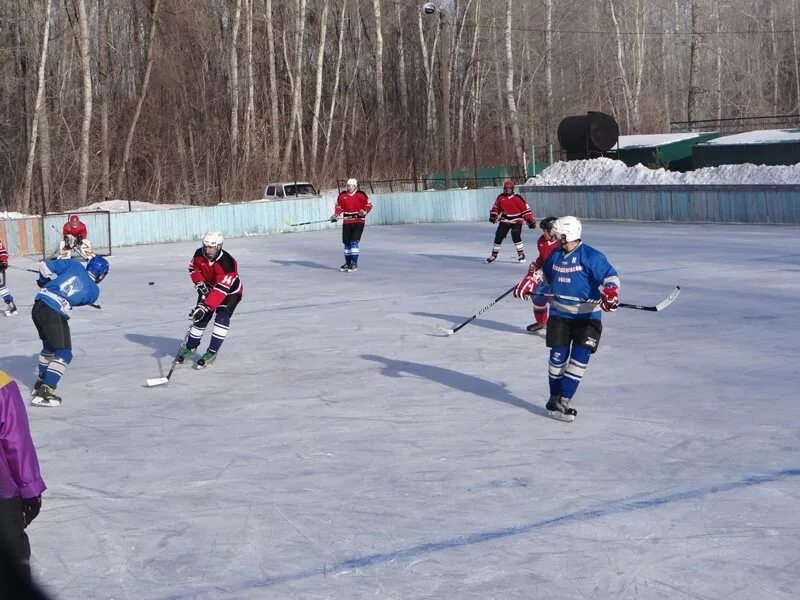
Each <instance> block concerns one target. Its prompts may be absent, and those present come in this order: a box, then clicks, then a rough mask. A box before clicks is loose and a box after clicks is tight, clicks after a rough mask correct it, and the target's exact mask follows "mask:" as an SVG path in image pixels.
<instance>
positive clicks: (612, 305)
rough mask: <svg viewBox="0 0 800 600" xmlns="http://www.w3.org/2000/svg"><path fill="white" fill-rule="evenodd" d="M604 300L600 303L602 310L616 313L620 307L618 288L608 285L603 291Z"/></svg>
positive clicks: (601, 292) (601, 293)
mask: <svg viewBox="0 0 800 600" xmlns="http://www.w3.org/2000/svg"><path fill="white" fill-rule="evenodd" d="M600 295H601V296H602V297H603V299H602V300H601V301H600V308H602V309H603V310H604V311H606V312H614V311H615V310H617V308H618V307H619V293H618V292H617V286H615V285H607V286H605V287H604V288H603V289H602V290H601V291H600Z"/></svg>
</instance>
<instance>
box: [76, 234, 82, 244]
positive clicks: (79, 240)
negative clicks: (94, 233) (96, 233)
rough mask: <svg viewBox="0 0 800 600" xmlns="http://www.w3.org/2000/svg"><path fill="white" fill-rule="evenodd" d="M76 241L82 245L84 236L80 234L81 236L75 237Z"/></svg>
mask: <svg viewBox="0 0 800 600" xmlns="http://www.w3.org/2000/svg"><path fill="white" fill-rule="evenodd" d="M75 243H76V244H77V245H78V246H80V245H81V244H82V243H83V236H80V235H79V236H76V237H75Z"/></svg>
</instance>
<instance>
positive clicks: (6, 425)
mask: <svg viewBox="0 0 800 600" xmlns="http://www.w3.org/2000/svg"><path fill="white" fill-rule="evenodd" d="M45 489H47V488H46V486H45V485H44V481H43V480H42V476H41V474H40V473H39V460H38V459H37V458H36V449H35V448H34V447H33V440H32V439H31V430H30V427H29V426H28V413H27V412H26V410H25V403H24V402H23V401H22V395H21V394H20V393H19V387H17V383H16V382H15V381H14V380H13V379H11V377H9V376H8V375H6V374H5V373H3V371H0V498H4V499H9V498H17V497H19V498H35V497H36V496H41V495H42V492H43V491H45Z"/></svg>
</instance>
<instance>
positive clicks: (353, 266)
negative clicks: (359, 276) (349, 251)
mask: <svg viewBox="0 0 800 600" xmlns="http://www.w3.org/2000/svg"><path fill="white" fill-rule="evenodd" d="M356 271H358V264H356V263H351V264H350V267H349V268H348V269H347V272H348V273H354V272H356Z"/></svg>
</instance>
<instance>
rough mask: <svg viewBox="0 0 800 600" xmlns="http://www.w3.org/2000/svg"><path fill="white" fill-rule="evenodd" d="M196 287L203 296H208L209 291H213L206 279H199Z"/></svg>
mask: <svg viewBox="0 0 800 600" xmlns="http://www.w3.org/2000/svg"><path fill="white" fill-rule="evenodd" d="M194 289H196V290H197V293H198V294H200V296H201V297H203V298H205V297H206V296H208V293H209V292H210V291H211V288H209V287H208V284H207V283H206V282H205V281H198V282H197V283H195V284H194Z"/></svg>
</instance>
